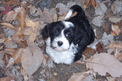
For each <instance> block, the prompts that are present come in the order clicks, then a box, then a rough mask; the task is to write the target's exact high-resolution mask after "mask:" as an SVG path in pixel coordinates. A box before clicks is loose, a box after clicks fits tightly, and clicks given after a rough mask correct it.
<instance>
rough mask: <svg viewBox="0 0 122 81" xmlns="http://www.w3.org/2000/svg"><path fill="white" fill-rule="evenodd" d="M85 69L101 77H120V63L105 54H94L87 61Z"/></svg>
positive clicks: (121, 73) (121, 71)
mask: <svg viewBox="0 0 122 81" xmlns="http://www.w3.org/2000/svg"><path fill="white" fill-rule="evenodd" d="M86 67H87V68H90V69H93V70H94V72H98V74H100V75H101V76H105V75H106V73H109V74H110V75H111V76H112V77H120V76H121V75H122V68H121V67H122V63H121V62H119V61H118V60H117V59H116V58H115V57H114V56H113V55H110V54H107V53H100V54H95V55H94V56H92V57H91V58H90V59H88V60H87V63H86Z"/></svg>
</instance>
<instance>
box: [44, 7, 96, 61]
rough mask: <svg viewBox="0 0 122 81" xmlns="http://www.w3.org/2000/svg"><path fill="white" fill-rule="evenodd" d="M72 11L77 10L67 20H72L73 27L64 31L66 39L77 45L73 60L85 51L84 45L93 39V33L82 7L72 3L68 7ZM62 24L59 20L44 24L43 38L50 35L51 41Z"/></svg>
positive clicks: (62, 27)
mask: <svg viewBox="0 0 122 81" xmlns="http://www.w3.org/2000/svg"><path fill="white" fill-rule="evenodd" d="M70 10H72V11H73V12H75V11H76V12H78V13H77V15H76V16H74V17H71V18H70V19H68V20H65V21H68V22H72V23H73V25H74V27H70V28H68V29H66V30H65V31H64V34H65V36H66V38H67V40H68V41H69V42H70V44H71V43H74V45H78V47H77V51H78V52H77V53H75V57H74V62H75V61H77V60H79V59H80V58H81V57H82V52H83V51H85V49H86V47H87V46H88V45H89V44H91V43H92V42H93V41H94V39H95V34H94V32H93V29H92V27H91V25H90V24H89V21H88V19H87V17H86V16H85V13H84V11H83V9H82V8H81V7H80V6H78V5H74V6H72V7H71V8H70ZM64 27H65V26H64V24H63V23H62V22H61V21H58V22H53V23H50V24H48V25H47V26H45V28H44V30H43V37H44V39H46V38H48V37H51V41H53V39H54V38H55V37H56V36H59V35H60V33H61V31H62V29H64Z"/></svg>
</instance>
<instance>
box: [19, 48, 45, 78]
mask: <svg viewBox="0 0 122 81" xmlns="http://www.w3.org/2000/svg"><path fill="white" fill-rule="evenodd" d="M43 59H44V56H43V53H42V51H40V49H39V48H38V49H36V50H35V52H34V53H33V54H32V53H31V52H30V49H29V48H28V47H27V48H26V49H24V50H23V53H22V57H21V63H22V67H23V69H24V70H25V71H26V73H27V74H28V75H29V77H30V76H31V75H32V74H33V73H34V72H35V71H36V70H37V69H38V68H39V66H41V64H42V62H43Z"/></svg>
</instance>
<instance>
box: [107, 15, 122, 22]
mask: <svg viewBox="0 0 122 81" xmlns="http://www.w3.org/2000/svg"><path fill="white" fill-rule="evenodd" d="M109 20H110V21H111V22H113V23H117V22H120V20H122V17H121V18H118V17H116V16H111V17H109Z"/></svg>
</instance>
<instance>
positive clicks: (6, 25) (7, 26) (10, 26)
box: [0, 22, 14, 28]
mask: <svg viewBox="0 0 122 81" xmlns="http://www.w3.org/2000/svg"><path fill="white" fill-rule="evenodd" d="M0 25H3V26H5V27H6V28H14V26H13V25H12V24H10V23H6V22H4V23H0Z"/></svg>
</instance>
